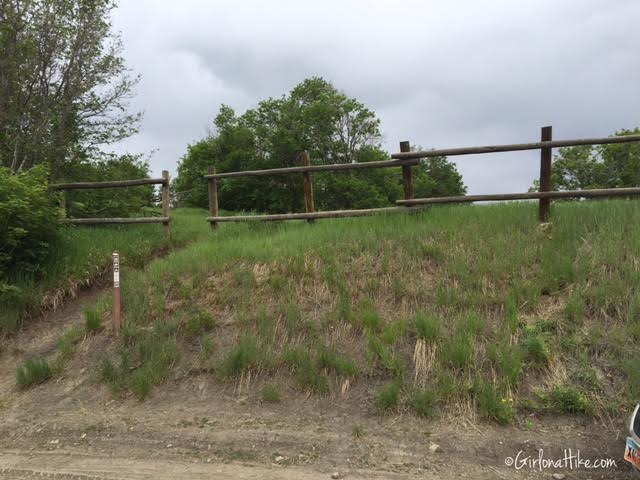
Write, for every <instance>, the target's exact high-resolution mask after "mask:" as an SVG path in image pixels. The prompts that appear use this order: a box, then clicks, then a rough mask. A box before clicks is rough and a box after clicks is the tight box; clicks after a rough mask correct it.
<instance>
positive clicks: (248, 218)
mask: <svg viewBox="0 0 640 480" xmlns="http://www.w3.org/2000/svg"><path fill="white" fill-rule="evenodd" d="M411 210H415V209H408V208H406V207H383V208H363V209H359V210H329V211H325V212H313V213H276V214H272V215H233V216H229V217H209V218H208V219H207V220H208V221H209V222H253V221H260V222H277V221H281V220H315V219H316V218H344V217H366V216H368V215H377V214H379V213H395V212H405V213H406V212H407V211H411Z"/></svg>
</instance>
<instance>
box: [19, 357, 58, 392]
mask: <svg viewBox="0 0 640 480" xmlns="http://www.w3.org/2000/svg"><path fill="white" fill-rule="evenodd" d="M52 375H53V369H52V368H51V367H50V366H49V362H47V360H46V359H44V358H30V359H29V360H27V361H26V362H25V363H24V364H23V365H22V366H21V367H18V369H17V370H16V380H17V382H18V386H19V387H20V388H28V387H31V386H32V385H37V384H39V383H42V382H45V381H47V380H48V379H49V378H51V376H52Z"/></svg>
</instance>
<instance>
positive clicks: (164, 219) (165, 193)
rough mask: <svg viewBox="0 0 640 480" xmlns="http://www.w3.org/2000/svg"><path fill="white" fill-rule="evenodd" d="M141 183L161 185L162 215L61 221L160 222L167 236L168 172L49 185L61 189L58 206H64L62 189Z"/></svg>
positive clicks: (99, 222)
mask: <svg viewBox="0 0 640 480" xmlns="http://www.w3.org/2000/svg"><path fill="white" fill-rule="evenodd" d="M141 185H161V186H162V187H161V188H162V216H161V217H133V218H65V219H64V220H63V222H65V223H72V224H74V225H106V224H121V225H126V224H136V223H162V224H163V225H164V233H165V235H166V236H169V234H170V232H171V230H170V222H171V218H170V217H169V172H168V171H167V170H163V171H162V178H140V179H135V180H114V181H109V182H77V183H55V184H52V185H50V188H51V189H53V190H59V191H62V192H63V194H62V196H61V199H60V204H61V205H60V206H61V207H62V208H63V209H64V208H65V200H64V191H66V190H81V189H82V190H94V189H101V188H127V187H137V186H141Z"/></svg>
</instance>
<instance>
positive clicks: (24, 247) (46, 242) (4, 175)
mask: <svg viewBox="0 0 640 480" xmlns="http://www.w3.org/2000/svg"><path fill="white" fill-rule="evenodd" d="M47 175H48V172H47V169H46V168H45V167H44V166H38V167H35V168H32V169H31V170H29V171H27V172H23V173H21V174H19V175H15V174H13V173H12V172H11V171H10V170H9V169H8V168H4V167H0V219H1V220H0V299H2V296H3V295H2V292H3V291H4V289H3V280H7V279H8V278H9V276H10V275H12V274H15V273H17V272H20V274H22V275H24V274H29V273H37V271H38V269H39V265H40V264H41V261H42V260H44V258H45V257H46V256H47V254H48V253H49V246H50V244H51V243H52V242H53V241H54V240H55V238H56V235H57V230H58V218H59V212H58V209H57V207H56V206H55V203H53V202H52V201H51V198H50V195H49V189H48V186H47ZM4 287H6V284H4ZM5 293H6V292H5Z"/></svg>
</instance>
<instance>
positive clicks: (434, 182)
mask: <svg viewBox="0 0 640 480" xmlns="http://www.w3.org/2000/svg"><path fill="white" fill-rule="evenodd" d="M413 170H414V171H413V195H414V197H416V198H428V197H444V196H454V195H465V194H466V193H467V187H466V186H465V185H464V182H463V181H462V175H460V173H459V172H458V169H457V168H456V166H455V164H454V163H452V162H450V161H448V160H447V157H429V158H425V159H423V160H421V161H420V164H419V165H418V166H417V167H414V168H413Z"/></svg>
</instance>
